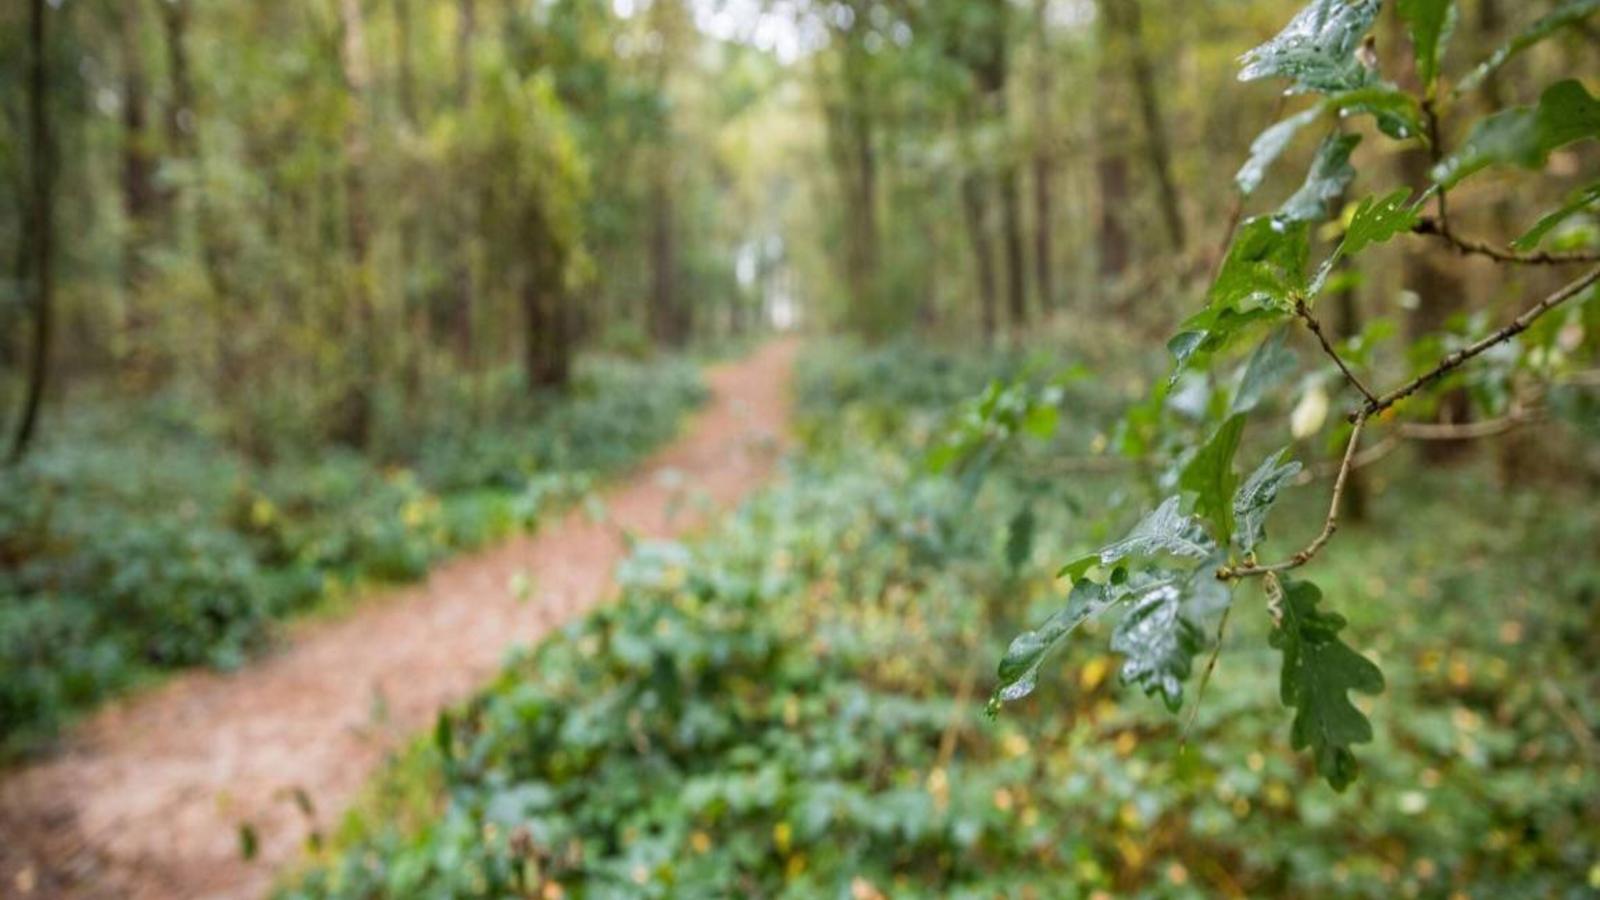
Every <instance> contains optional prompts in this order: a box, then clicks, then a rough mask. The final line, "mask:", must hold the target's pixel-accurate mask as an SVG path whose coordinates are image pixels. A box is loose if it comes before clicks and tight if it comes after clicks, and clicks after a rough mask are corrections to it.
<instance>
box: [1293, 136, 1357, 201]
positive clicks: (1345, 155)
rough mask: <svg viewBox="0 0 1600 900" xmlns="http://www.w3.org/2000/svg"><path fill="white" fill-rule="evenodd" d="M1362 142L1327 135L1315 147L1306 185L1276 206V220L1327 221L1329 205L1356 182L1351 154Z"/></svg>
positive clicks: (1351, 137)
mask: <svg viewBox="0 0 1600 900" xmlns="http://www.w3.org/2000/svg"><path fill="white" fill-rule="evenodd" d="M1359 143H1361V136H1360V135H1358V134H1338V133H1334V134H1331V135H1328V137H1327V138H1326V139H1325V140H1323V142H1322V145H1321V146H1319V147H1318V148H1317V155H1316V157H1315V158H1314V159H1312V161H1311V170H1310V171H1309V172H1307V173H1306V180H1305V183H1304V184H1302V185H1301V186H1300V189H1299V190H1298V191H1295V192H1294V195H1293V196H1291V197H1290V198H1289V199H1288V200H1285V201H1284V203H1283V205H1282V206H1280V207H1278V212H1277V214H1276V217H1277V219H1278V220H1280V221H1282V222H1321V221H1324V220H1326V219H1327V218H1328V204H1329V203H1331V202H1333V201H1334V200H1337V199H1338V198H1339V197H1340V196H1342V195H1343V194H1344V192H1345V188H1348V187H1349V186H1350V182H1352V181H1354V180H1355V177H1356V170H1355V167H1354V166H1352V165H1350V152H1351V151H1352V150H1354V149H1355V148H1356V145H1357V144H1359Z"/></svg>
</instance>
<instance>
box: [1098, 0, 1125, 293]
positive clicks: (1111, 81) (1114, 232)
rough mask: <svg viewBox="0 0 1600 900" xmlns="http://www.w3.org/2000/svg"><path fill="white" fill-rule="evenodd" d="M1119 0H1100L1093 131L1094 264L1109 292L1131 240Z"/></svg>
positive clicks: (1119, 275) (1121, 271) (1120, 274)
mask: <svg viewBox="0 0 1600 900" xmlns="http://www.w3.org/2000/svg"><path fill="white" fill-rule="evenodd" d="M1118 2H1119V0H1100V60H1099V72H1098V74H1097V80H1098V81H1099V89H1100V90H1099V95H1098V96H1097V97H1096V103H1095V116H1096V119H1097V122H1096V128H1095V133H1096V135H1097V136H1098V138H1099V140H1098V145H1097V147H1096V158H1095V180H1096V182H1097V186H1098V188H1099V194H1100V197H1099V201H1100V202H1099V211H1098V216H1097V218H1098V231H1099V234H1098V241H1097V244H1098V249H1099V254H1098V255H1099V259H1098V267H1099V274H1100V282H1101V290H1102V291H1103V292H1105V296H1106V297H1109V296H1110V292H1111V288H1112V286H1113V283H1114V282H1117V281H1119V280H1120V279H1121V278H1122V277H1123V275H1124V274H1125V273H1126V272H1127V270H1128V263H1129V256H1130V244H1129V238H1128V229H1127V226H1126V224H1125V223H1124V221H1123V213H1124V211H1125V210H1126V209H1127V206H1128V160H1127V156H1126V153H1127V149H1128V135H1127V123H1126V122H1125V121H1124V119H1123V112H1122V110H1121V109H1120V107H1121V105H1122V104H1121V103H1120V97H1121V95H1122V94H1123V91H1122V90H1121V89H1120V86H1119V85H1118V83H1117V82H1118V77H1117V69H1116V52H1117V51H1118V49H1119V45H1120V43H1121V42H1120V40H1119V35H1118V32H1117V29H1116V28H1115V27H1113V21H1114V19H1115V17H1116V4H1117V3H1118Z"/></svg>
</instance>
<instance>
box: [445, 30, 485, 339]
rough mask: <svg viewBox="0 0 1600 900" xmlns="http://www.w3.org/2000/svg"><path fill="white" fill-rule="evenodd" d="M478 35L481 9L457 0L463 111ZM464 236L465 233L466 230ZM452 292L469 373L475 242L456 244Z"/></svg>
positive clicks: (467, 199)
mask: <svg viewBox="0 0 1600 900" xmlns="http://www.w3.org/2000/svg"><path fill="white" fill-rule="evenodd" d="M477 33H478V7H477V2H476V0H457V3H456V58H455V66H456V104H457V105H458V107H459V108H460V109H462V110H468V109H470V108H471V107H472V98H473V87H474V85H473V77H472V54H473V49H472V48H473V42H474V41H475V40H476V39H477ZM457 202H458V203H460V204H462V205H466V204H470V203H472V202H473V201H472V200H471V192H470V191H462V192H460V196H459V199H458V200H457ZM461 213H462V219H463V220H464V221H471V220H472V219H473V218H474V215H473V213H472V211H471V210H470V209H463V210H461ZM463 233H465V230H463ZM450 289H451V290H453V293H454V302H453V306H454V315H453V316H452V317H451V320H452V322H453V323H454V324H453V330H454V331H455V344H456V354H457V357H458V359H459V360H460V362H461V364H462V365H464V366H465V367H466V368H468V369H469V370H471V369H476V367H477V362H476V352H477V351H476V346H475V344H476V342H475V340H474V337H473V327H474V326H473V322H474V319H475V316H474V313H473V309H474V305H475V304H476V302H477V301H476V294H477V289H476V285H475V283H474V280H473V269H472V242H471V241H470V240H460V241H456V242H455V249H454V254H453V257H452V260H451V277H450Z"/></svg>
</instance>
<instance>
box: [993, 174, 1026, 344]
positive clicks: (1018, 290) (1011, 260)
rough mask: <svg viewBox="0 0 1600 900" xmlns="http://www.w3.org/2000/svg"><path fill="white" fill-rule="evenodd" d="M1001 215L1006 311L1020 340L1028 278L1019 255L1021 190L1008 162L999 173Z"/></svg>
mask: <svg viewBox="0 0 1600 900" xmlns="http://www.w3.org/2000/svg"><path fill="white" fill-rule="evenodd" d="M1000 215H1001V217H1002V220H1003V223H1004V228H1003V229H1002V234H1001V237H1002V240H1004V242H1005V253H1006V309H1007V311H1008V312H1009V313H1010V314H1011V329H1012V334H1013V336H1016V337H1020V336H1021V335H1022V332H1023V329H1025V328H1026V327H1027V325H1028V279H1027V268H1026V264H1025V263H1024V262H1023V256H1022V188H1021V186H1020V185H1019V184H1018V179H1017V167H1016V165H1014V164H1011V163H1007V164H1006V165H1005V166H1004V167H1002V168H1001V170H1000Z"/></svg>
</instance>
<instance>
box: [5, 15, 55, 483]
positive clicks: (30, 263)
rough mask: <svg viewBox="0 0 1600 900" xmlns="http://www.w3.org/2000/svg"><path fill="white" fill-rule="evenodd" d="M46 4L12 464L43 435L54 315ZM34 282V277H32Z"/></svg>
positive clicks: (34, 69)
mask: <svg viewBox="0 0 1600 900" xmlns="http://www.w3.org/2000/svg"><path fill="white" fill-rule="evenodd" d="M48 15H49V10H48V8H47V4H46V2H45V0H31V2H30V3H29V4H28V29H29V40H28V44H29V47H30V48H31V50H32V52H33V57H32V59H31V60H29V67H28V87H27V91H28V95H27V104H28V111H27V116H28V163H29V166H28V168H29V174H28V178H29V204H28V234H27V238H26V240H27V248H28V249H27V253H26V257H27V258H26V264H27V269H28V271H27V272H26V273H25V276H24V278H22V279H21V280H22V281H23V282H24V283H29V282H31V283H32V285H33V360H32V364H31V366H30V367H29V370H28V387H27V392H26V394H24V396H23V400H22V415H21V417H20V418H19V419H18V420H17V430H16V434H15V435H14V436H13V437H12V441H11V454H10V461H11V462H12V463H13V464H14V463H17V462H20V461H21V460H22V458H23V456H24V455H26V454H27V452H28V446H29V444H31V443H32V442H33V438H34V435H35V433H36V432H37V430H38V424H39V410H40V407H41V406H42V405H43V403H44V390H45V384H46V381H47V379H48V377H49V374H50V343H51V326H52V324H53V319H54V314H55V308H54V307H55V176H56V160H55V144H54V142H53V140H52V137H51V134H50V114H49V109H48V106H49V102H50V75H49V72H50V66H49V61H48V59H47V54H48V51H49V47H48V44H47V40H48V37H49V32H48V30H47V23H46V18H47V16H48ZM28 276H31V277H28Z"/></svg>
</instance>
